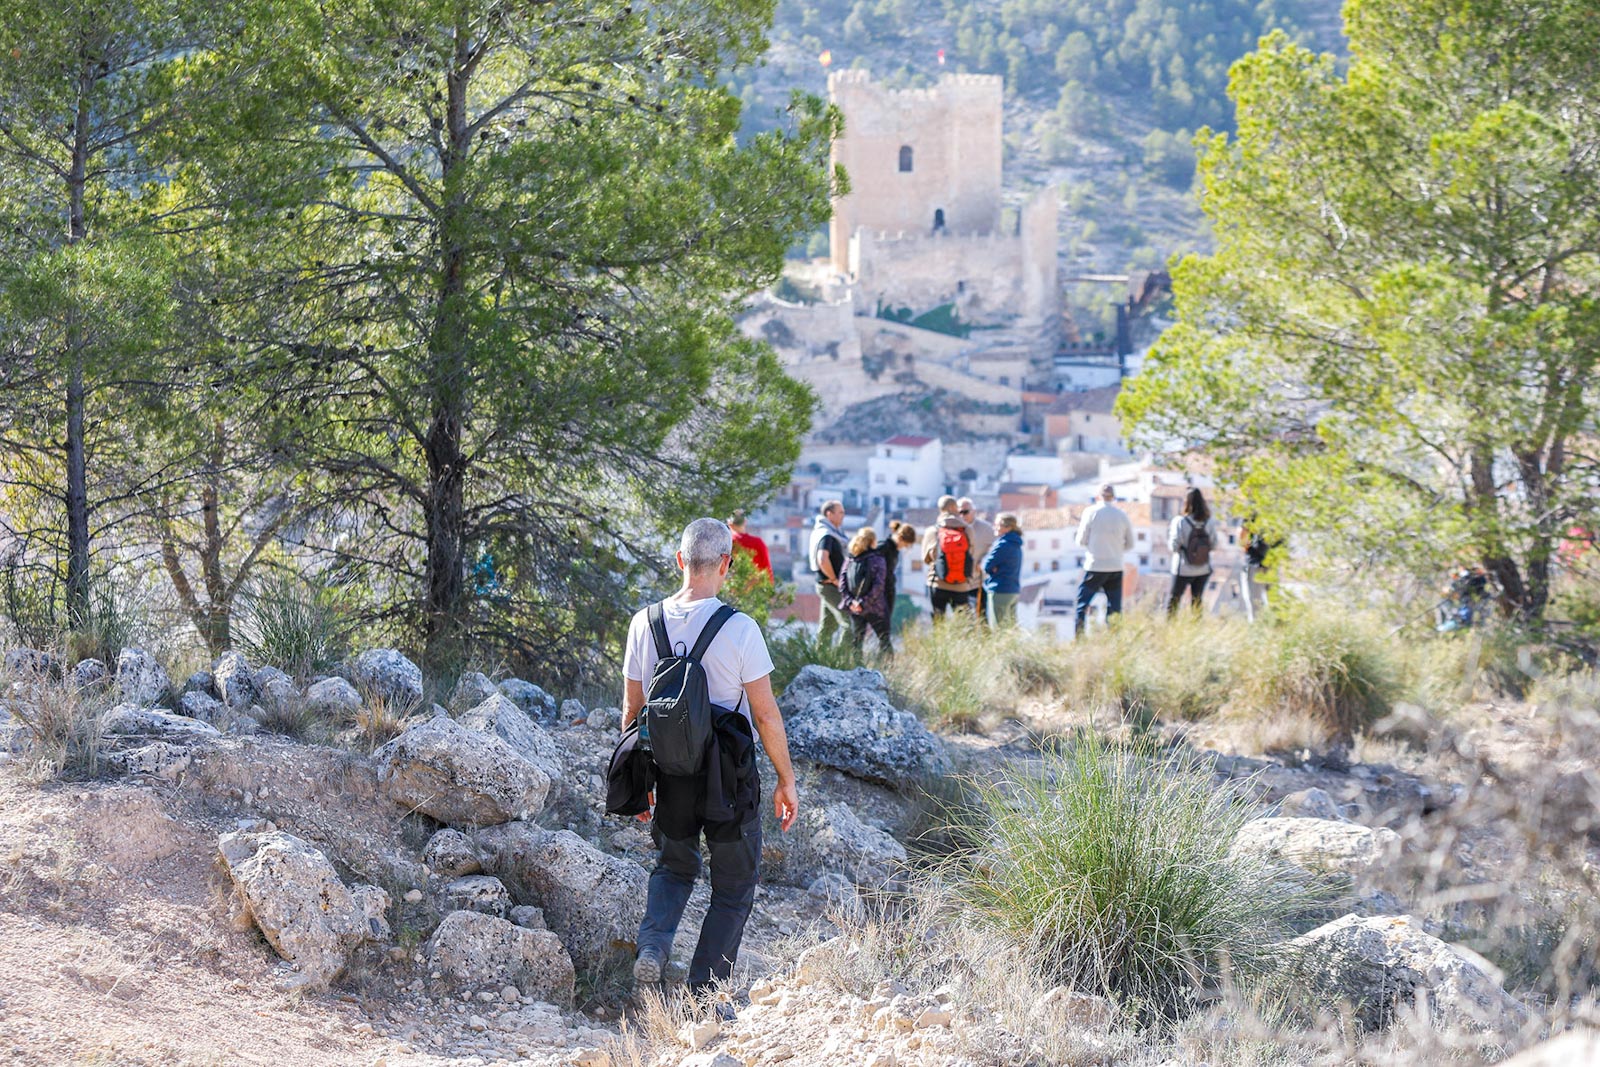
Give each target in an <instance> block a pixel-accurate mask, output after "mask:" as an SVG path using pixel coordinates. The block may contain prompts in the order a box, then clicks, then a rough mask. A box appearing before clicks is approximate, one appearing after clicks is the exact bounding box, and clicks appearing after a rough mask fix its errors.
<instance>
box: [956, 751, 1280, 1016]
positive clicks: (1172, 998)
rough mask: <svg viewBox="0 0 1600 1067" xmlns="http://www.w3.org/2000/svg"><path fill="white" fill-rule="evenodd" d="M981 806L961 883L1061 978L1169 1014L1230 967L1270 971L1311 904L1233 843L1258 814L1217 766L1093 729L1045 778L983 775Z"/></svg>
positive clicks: (998, 925)
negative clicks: (1279, 947)
mask: <svg viewBox="0 0 1600 1067" xmlns="http://www.w3.org/2000/svg"><path fill="white" fill-rule="evenodd" d="M976 792H977V796H978V797H979V799H980V804H979V808H978V810H979V812H980V813H981V815H980V816H979V817H978V818H977V819H976V820H975V821H974V822H973V823H971V824H969V825H967V826H965V827H961V828H959V829H960V831H961V833H962V834H963V836H964V839H965V841H966V848H965V850H964V851H963V853H961V854H960V855H958V857H957V858H956V859H954V860H953V861H952V863H953V864H954V865H955V866H954V869H953V870H952V871H951V872H950V873H951V877H950V879H949V882H950V884H951V886H952V887H953V888H954V891H955V892H956V893H957V894H959V895H960V897H961V898H962V899H963V900H964V902H965V903H966V904H967V906H969V907H970V908H971V909H972V911H973V912H974V914H976V915H978V916H980V917H981V918H982V919H983V920H984V921H986V922H987V923H988V924H989V925H991V926H992V927H994V928H995V929H997V930H998V931H999V932H1001V933H1002V934H1004V935H1006V936H1007V937H1011V938H1014V939H1016V940H1017V941H1018V942H1019V943H1021V944H1023V945H1025V946H1027V947H1028V948H1029V950H1030V952H1032V953H1033V954H1034V956H1035V957H1036V959H1037V960H1038V961H1039V965H1040V967H1041V968H1042V969H1043V970H1045V971H1046V972H1047V973H1049V974H1051V975H1052V976H1054V978H1055V979H1056V980H1058V981H1061V982H1064V983H1066V984H1069V985H1072V986H1074V987H1077V988H1080V989H1083V990H1084V991H1087V992H1094V993H1100V994H1103V995H1107V996H1112V997H1114V998H1116V999H1118V1000H1120V1001H1122V1002H1123V1003H1124V1004H1125V1005H1127V1006H1129V1007H1130V1008H1132V1009H1134V1010H1136V1011H1138V1012H1140V1013H1142V1014H1148V1013H1159V1014H1163V1015H1171V1014H1176V1013H1179V1012H1181V1011H1182V1010H1183V1009H1184V1008H1186V1007H1187V1006H1189V1005H1190V1004H1191V1003H1192V1002H1193V995H1194V993H1195V992H1196V990H1197V989H1198V988H1199V987H1201V986H1202V985H1204V984H1207V983H1211V982H1215V981H1217V980H1218V979H1220V978H1221V977H1222V976H1223V973H1224V972H1225V971H1227V972H1229V973H1232V974H1235V975H1240V976H1248V975H1252V974H1261V973H1266V972H1267V971H1268V970H1269V969H1270V968H1269V962H1270V957H1271V953H1272V946H1273V945H1274V943H1275V942H1279V941H1282V940H1283V939H1284V938H1285V937H1286V936H1288V934H1289V933H1290V927H1289V920H1290V918H1291V917H1292V916H1293V915H1294V914H1295V913H1296V912H1298V911H1301V910H1303V909H1304V907H1305V905H1306V903H1307V902H1306V901H1305V899H1304V898H1303V896H1302V895H1300V894H1297V893H1296V891H1294V890H1292V889H1290V888H1287V887H1286V884H1285V883H1283V882H1282V881H1280V879H1279V878H1278V877H1277V872H1276V871H1275V870H1274V869H1273V868H1271V867H1270V866H1268V865H1266V864H1264V863H1262V862H1260V861H1256V860H1247V859H1235V858H1232V857H1230V856H1229V854H1228V849H1229V846H1230V845H1231V843H1232V841H1233V837H1234V835H1235V833H1236V832H1237V831H1238V829H1239V827H1240V826H1241V825H1243V823H1245V822H1246V821H1247V820H1248V819H1250V818H1251V817H1252V815H1253V814H1254V812H1253V811H1252V809H1251V808H1250V806H1249V805H1248V804H1247V803H1246V802H1245V801H1244V800H1243V798H1242V797H1241V796H1240V795H1239V794H1237V793H1233V792H1228V791H1219V790H1217V789H1215V788H1214V787H1213V784H1212V780H1211V775H1210V773H1209V771H1208V770H1207V769H1206V768H1204V767H1202V766H1199V765H1196V764H1194V763H1191V762H1186V761H1184V760H1183V759H1181V758H1179V757H1175V756H1170V755H1163V754H1159V753H1157V752H1156V751H1155V750H1154V749H1153V748H1150V747H1148V746H1143V745H1120V744H1112V743H1108V742H1105V741H1102V740H1100V739H1099V738H1098V736H1097V735H1095V734H1093V733H1086V734H1085V735H1083V736H1082V737H1080V738H1079V739H1078V740H1077V741H1076V743H1075V744H1073V745H1072V747H1071V748H1070V749H1069V750H1067V751H1066V752H1064V753H1061V754H1057V755H1047V756H1046V757H1045V761H1044V765H1043V768H1042V769H1041V770H1040V771H1039V772H1038V773H1036V774H1033V775H1025V776H1022V777H1016V778H1012V779H1009V780H1007V781H1003V782H987V783H986V782H980V783H977V785H976Z"/></svg>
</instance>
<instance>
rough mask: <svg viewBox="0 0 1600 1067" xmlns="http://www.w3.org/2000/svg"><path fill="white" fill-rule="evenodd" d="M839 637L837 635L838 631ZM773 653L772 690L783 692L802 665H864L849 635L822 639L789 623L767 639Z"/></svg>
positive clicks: (845, 668)
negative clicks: (834, 638) (828, 639)
mask: <svg viewBox="0 0 1600 1067" xmlns="http://www.w3.org/2000/svg"><path fill="white" fill-rule="evenodd" d="M835 636H836V637H837V635H835ZM767 651H768V652H769V653H771V655H772V690H773V692H774V693H778V694H782V692H783V690H784V687H785V686H787V685H788V684H789V683H790V682H792V681H794V676H795V675H797V674H799V673H800V671H801V669H802V668H803V667H806V666H808V665H810V664H813V663H815V664H817V665H818V666H822V667H833V668H835V669H836V670H841V671H848V670H854V669H855V668H857V667H860V666H862V665H863V663H864V661H863V660H862V658H861V653H860V651H859V650H857V649H856V647H855V645H854V644H852V643H851V642H850V640H849V638H848V637H845V638H842V639H839V640H833V641H828V642H823V641H821V640H818V638H817V635H816V634H815V633H813V632H812V631H811V630H809V629H807V628H805V627H803V626H794V627H789V628H787V629H785V630H782V631H780V632H779V633H778V634H777V635H776V636H774V637H772V638H770V639H769V640H768V641H767Z"/></svg>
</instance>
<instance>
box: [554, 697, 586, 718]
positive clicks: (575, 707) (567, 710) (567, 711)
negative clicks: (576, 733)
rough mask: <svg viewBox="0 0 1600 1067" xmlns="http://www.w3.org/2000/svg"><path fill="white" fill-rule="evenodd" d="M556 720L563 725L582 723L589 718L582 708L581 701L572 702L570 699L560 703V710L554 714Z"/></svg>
mask: <svg viewBox="0 0 1600 1067" xmlns="http://www.w3.org/2000/svg"><path fill="white" fill-rule="evenodd" d="M556 718H557V719H558V720H559V721H561V722H563V723H569V724H570V723H575V722H584V721H587V720H588V718H589V711H588V709H587V708H585V707H584V706H583V701H581V700H573V699H571V698H570V697H569V698H568V699H566V700H563V701H562V702H561V710H559V711H558V712H556Z"/></svg>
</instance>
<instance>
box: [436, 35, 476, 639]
mask: <svg viewBox="0 0 1600 1067" xmlns="http://www.w3.org/2000/svg"><path fill="white" fill-rule="evenodd" d="M469 47H470V42H469V39H468V34H467V32H466V29H465V27H463V26H459V25H458V27H457V30H456V57H455V63H454V64H453V65H452V68H451V70H450V72H449V74H448V77H447V80H448V92H447V103H446V113H445V130H444V132H445V136H446V138H447V140H446V143H445V150H444V155H443V158H442V160H441V168H440V169H441V178H442V183H441V184H442V197H441V207H440V216H439V218H438V219H437V223H436V224H437V226H438V233H439V250H440V264H439V266H440V272H439V307H438V311H437V313H436V315H435V317H434V324H433V330H432V334H431V336H430V337H429V339H428V370H429V373H428V385H429V394H430V395H429V400H430V402H431V404H432V406H433V417H432V418H431V419H430V420H429V423H428V431H427V439H426V441H425V442H424V451H425V453H426V458H427V464H428V484H427V491H426V500H427V537H428V557H427V585H428V588H427V603H426V605H425V615H426V630H425V640H426V647H425V653H424V658H425V659H426V660H427V661H428V663H429V664H430V665H432V666H439V665H442V664H448V663H451V662H453V661H454V660H456V659H458V658H459V655H460V652H461V647H460V644H461V636H462V632H463V630H464V628H465V627H464V623H465V609H466V603H465V591H466V555H467V544H466V503H465V501H466V492H465V490H466V470H465V467H464V460H465V452H464V450H463V449H462V441H461V433H462V422H463V410H464V407H465V398H464V396H463V389H464V382H465V380H466V375H465V374H464V373H463V371H462V367H461V359H460V348H461V344H462V341H463V340H464V336H463V335H464V333H465V331H466V329H467V326H466V316H465V315H464V310H465V309H464V307H463V301H464V300H465V299H466V296H465V293H466V249H465V248H464V247H463V243H462V235H461V233H460V232H459V229H458V227H459V225H460V217H461V206H462V205H461V201H460V197H461V192H460V177H459V171H460V169H461V167H462V165H463V164H464V163H465V161H466V156H467V152H468V151H469V150H470V148H471V134H470V131H469V130H468V123H467V77H468V74H467V67H468V62H469Z"/></svg>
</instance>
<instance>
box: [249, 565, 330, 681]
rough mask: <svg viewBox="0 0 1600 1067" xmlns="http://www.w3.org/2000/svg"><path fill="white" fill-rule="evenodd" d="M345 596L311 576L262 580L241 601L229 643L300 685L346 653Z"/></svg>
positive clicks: (275, 574) (274, 575) (277, 575)
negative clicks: (235, 630)
mask: <svg viewBox="0 0 1600 1067" xmlns="http://www.w3.org/2000/svg"><path fill="white" fill-rule="evenodd" d="M347 600H348V593H347V592H346V591H345V590H343V589H341V588H339V587H338V586H336V585H332V584H329V583H327V582H325V581H323V580H321V579H319V578H317V577H315V576H310V577H305V578H301V577H298V576H296V575H293V574H288V573H283V572H281V571H278V572H273V573H271V574H270V575H267V576H265V577H264V578H262V579H261V580H260V581H258V582H257V583H256V585H255V588H254V589H252V590H251V592H250V594H249V597H248V598H247V600H246V601H245V613H244V616H243V618H242V619H241V623H242V625H241V626H240V627H239V631H238V634H237V636H236V638H235V644H236V645H237V646H238V648H239V650H240V651H242V652H244V654H245V655H246V656H248V657H249V658H250V659H251V660H253V661H254V662H256V663H267V664H271V665H272V666H274V667H277V668H278V669H279V670H281V671H284V672H285V673H287V674H290V675H293V676H294V677H295V678H297V679H299V680H301V681H304V680H305V679H307V678H309V677H310V676H311V675H313V674H316V673H317V672H319V671H324V670H327V669H328V668H330V667H332V666H334V665H335V664H337V663H339V662H340V661H341V660H343V659H344V658H345V656H346V655H347V654H348V653H349V651H350V636H351V632H352V629H353V625H354V624H353V620H352V618H351V613H350V610H349V606H348V603H347Z"/></svg>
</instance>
